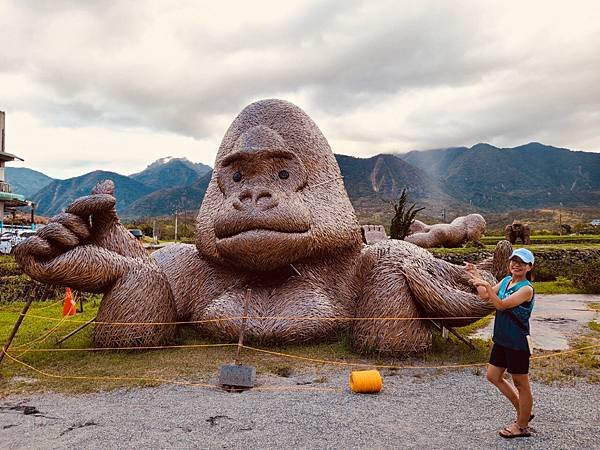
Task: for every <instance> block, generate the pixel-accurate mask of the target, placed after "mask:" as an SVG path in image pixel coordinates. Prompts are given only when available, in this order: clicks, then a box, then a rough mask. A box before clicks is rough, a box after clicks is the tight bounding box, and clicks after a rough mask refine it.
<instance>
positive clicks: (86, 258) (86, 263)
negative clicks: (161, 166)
mask: <svg viewBox="0 0 600 450" xmlns="http://www.w3.org/2000/svg"><path fill="white" fill-rule="evenodd" d="M113 193H114V184H113V182H112V181H110V180H107V181H104V182H102V183H99V184H98V185H97V186H96V187H95V188H94V189H93V191H92V195H88V196H85V197H81V198H79V199H77V200H75V201H74V202H73V203H72V204H71V205H70V206H69V207H68V208H67V210H66V211H65V212H64V213H61V214H58V215H57V216H54V217H53V218H52V219H51V220H50V223H49V224H48V225H46V226H45V227H44V228H42V229H41V230H40V231H39V232H38V233H37V234H36V235H35V236H32V237H30V238H28V239H26V240H25V241H23V242H22V243H20V244H19V245H18V246H17V247H16V249H15V258H16V260H17V262H18V263H19V265H20V266H21V267H22V268H23V270H24V271H25V272H26V273H27V274H28V275H30V276H31V277H32V278H34V279H36V280H38V281H41V282H43V283H50V284H60V285H66V286H71V287H74V288H76V289H81V290H85V291H88V292H106V291H107V290H108V289H109V288H110V287H111V286H112V285H113V284H114V283H115V282H116V281H117V280H118V279H119V278H121V277H122V276H123V274H124V273H126V272H127V270H128V269H130V268H131V267H132V266H133V265H136V264H140V263H142V264H143V263H145V262H150V258H149V257H148V256H147V254H146V252H145V251H144V248H143V246H142V245H141V244H140V243H139V242H138V241H137V240H136V239H135V238H134V237H133V236H132V235H131V234H130V233H129V232H128V231H127V230H126V229H125V227H123V225H121V223H120V222H119V219H118V217H117V213H116V211H115V203H116V200H115V197H114V196H113Z"/></svg>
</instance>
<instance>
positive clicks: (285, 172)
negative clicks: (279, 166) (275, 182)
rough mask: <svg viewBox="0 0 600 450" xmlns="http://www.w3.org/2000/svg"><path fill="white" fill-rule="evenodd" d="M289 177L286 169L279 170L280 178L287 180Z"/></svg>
mask: <svg viewBox="0 0 600 450" xmlns="http://www.w3.org/2000/svg"><path fill="white" fill-rule="evenodd" d="M289 177H290V173H289V172H288V171H287V170H282V171H281V172H279V178H281V179H282V180H287V179H288V178H289Z"/></svg>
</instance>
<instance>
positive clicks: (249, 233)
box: [215, 226, 310, 239]
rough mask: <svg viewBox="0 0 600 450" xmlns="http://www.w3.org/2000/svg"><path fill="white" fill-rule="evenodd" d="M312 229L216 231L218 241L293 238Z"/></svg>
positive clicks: (273, 228)
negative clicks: (242, 238)
mask: <svg viewBox="0 0 600 450" xmlns="http://www.w3.org/2000/svg"><path fill="white" fill-rule="evenodd" d="M309 230H310V227H308V226H306V227H302V228H300V227H296V228H292V227H289V228H281V227H239V228H238V227H231V228H229V229H216V228H215V234H216V236H217V239H229V238H235V237H244V238H258V239H263V238H267V237H283V238H285V237H286V236H289V237H292V236H294V235H302V234H305V233H307V232H308V231H309Z"/></svg>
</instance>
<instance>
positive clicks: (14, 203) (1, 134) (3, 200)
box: [0, 111, 35, 233]
mask: <svg viewBox="0 0 600 450" xmlns="http://www.w3.org/2000/svg"><path fill="white" fill-rule="evenodd" d="M4 142H5V131H4V111H0V233H2V231H3V229H4V209H5V207H7V208H8V207H10V208H18V207H20V206H30V207H31V208H32V212H31V223H33V216H34V212H33V208H34V207H35V206H34V205H33V203H31V202H27V201H25V197H24V196H23V195H19V194H15V193H14V192H12V190H11V188H10V184H8V183H7V182H6V178H5V175H4V166H5V164H6V163H7V162H10V161H14V160H15V159H18V160H21V161H23V159H22V158H19V157H18V156H16V155H13V154H11V153H7V152H5V151H4V145H5V144H4Z"/></svg>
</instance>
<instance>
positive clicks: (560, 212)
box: [558, 202, 563, 236]
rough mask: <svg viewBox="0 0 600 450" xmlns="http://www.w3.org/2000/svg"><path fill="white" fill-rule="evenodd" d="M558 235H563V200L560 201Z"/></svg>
mask: <svg viewBox="0 0 600 450" xmlns="http://www.w3.org/2000/svg"><path fill="white" fill-rule="evenodd" d="M558 205H559V206H558V235H559V236H562V205H563V204H562V202H559V203H558Z"/></svg>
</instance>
